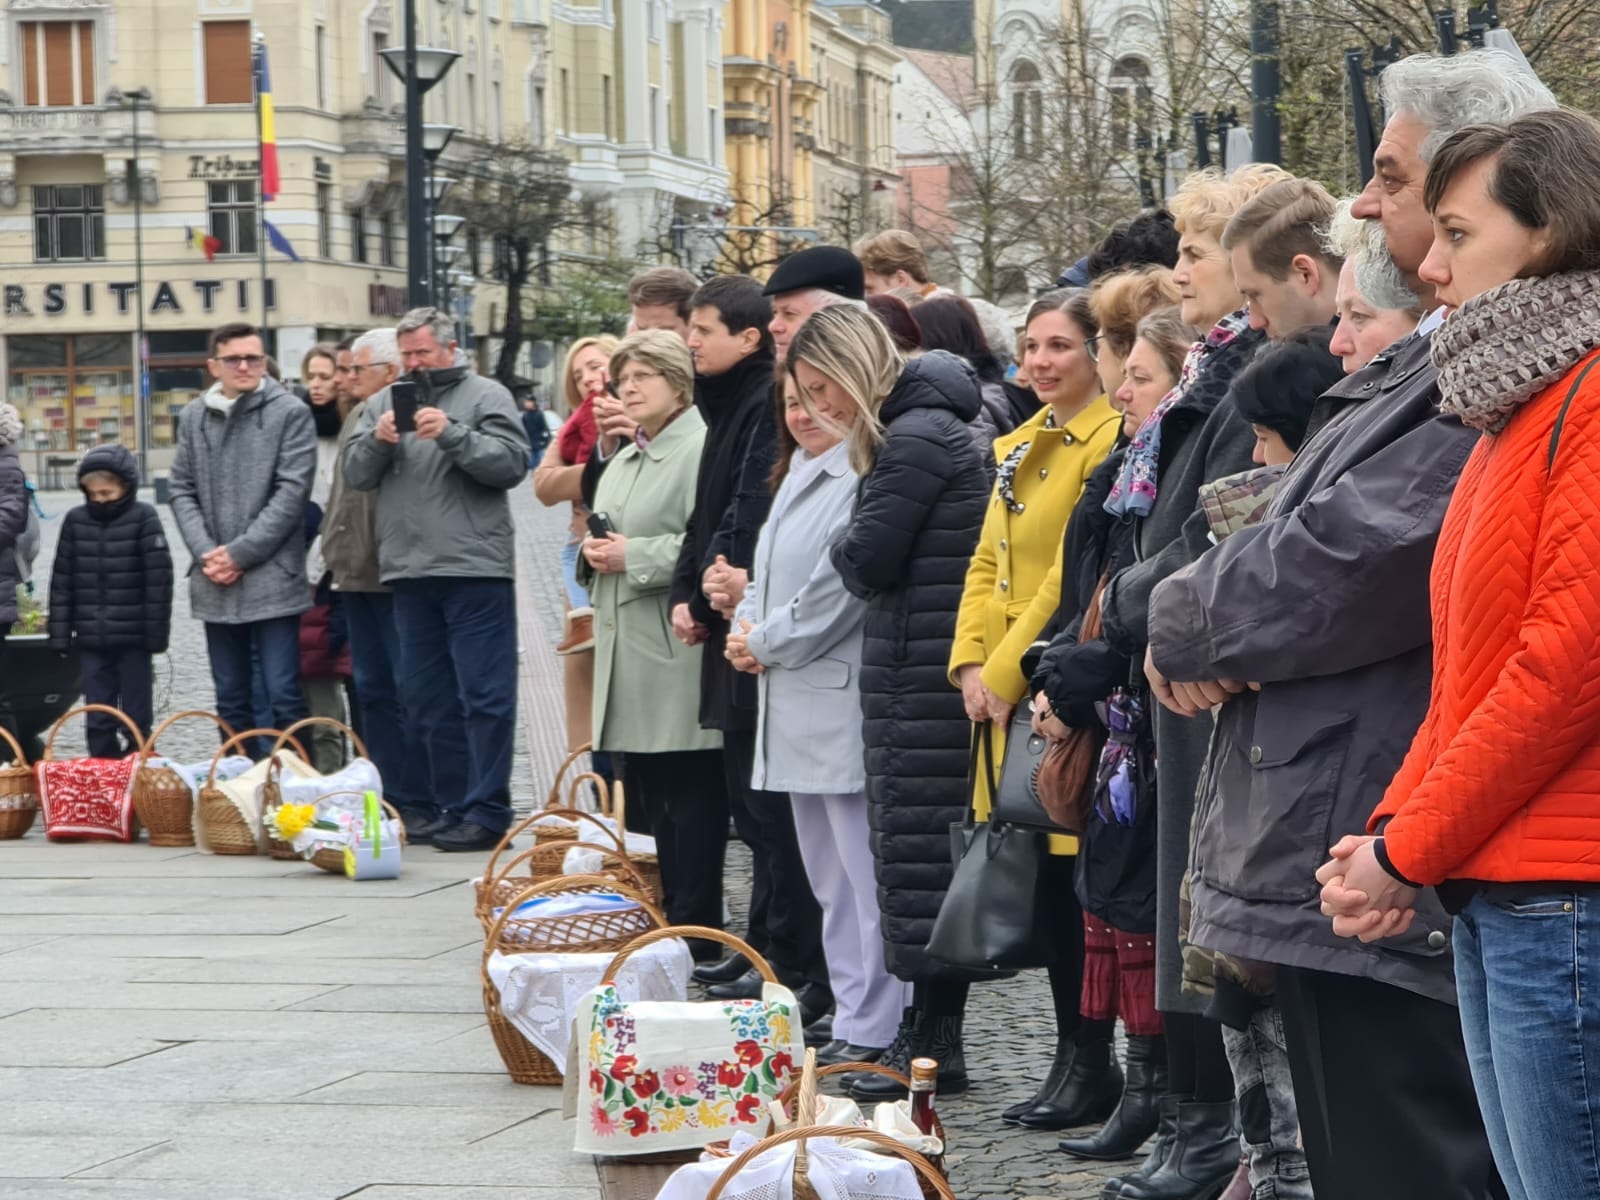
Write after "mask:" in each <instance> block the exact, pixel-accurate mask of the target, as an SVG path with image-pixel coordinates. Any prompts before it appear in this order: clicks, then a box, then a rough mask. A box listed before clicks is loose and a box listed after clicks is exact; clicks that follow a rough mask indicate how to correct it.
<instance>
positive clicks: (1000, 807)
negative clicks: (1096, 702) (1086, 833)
mask: <svg viewBox="0 0 1600 1200" xmlns="http://www.w3.org/2000/svg"><path fill="white" fill-rule="evenodd" d="M1077 732H1078V731H1074V733H1075V734H1076V733H1077ZM982 736H983V737H984V738H988V737H989V736H990V734H989V726H988V725H985V726H984V727H983V735H982ZM1082 737H1083V738H1084V744H1083V745H1082V746H1078V745H1076V744H1075V743H1074V744H1073V746H1072V749H1073V750H1074V752H1078V753H1081V754H1083V755H1084V756H1085V757H1084V761H1083V762H1082V763H1081V764H1079V770H1078V772H1077V775H1078V782H1076V783H1074V784H1073V790H1074V792H1075V793H1076V794H1075V795H1074V797H1073V800H1074V801H1075V802H1076V803H1075V804H1074V805H1072V806H1070V807H1072V808H1073V809H1074V811H1075V812H1076V814H1077V817H1078V818H1081V817H1082V816H1087V810H1088V803H1087V801H1088V787H1087V784H1088V780H1089V778H1090V776H1092V774H1093V764H1092V763H1091V762H1090V761H1089V759H1088V757H1087V755H1088V754H1089V753H1090V751H1091V750H1092V751H1093V760H1094V763H1098V762H1099V758H1100V755H1099V748H1100V743H1099V738H1098V735H1097V734H1095V733H1093V732H1084V733H1083V734H1082ZM1066 745H1067V744H1066V743H1061V742H1057V743H1054V746H1055V751H1054V752H1055V753H1056V754H1058V755H1059V754H1061V753H1063V750H1064V748H1065V747H1066ZM1051 746H1052V743H1051V741H1050V739H1049V738H1047V737H1042V736H1041V735H1039V734H1037V733H1035V732H1034V731H1033V714H1032V713H1031V712H1029V711H1028V708H1027V705H1026V704H1025V703H1024V704H1019V705H1017V708H1016V711H1015V712H1014V713H1012V715H1011V729H1010V731H1009V732H1008V733H1007V735H1006V754H1005V759H1004V760H1003V761H1002V762H1001V764H1000V782H999V783H998V784H997V785H996V786H994V787H991V788H990V789H989V819H990V820H991V821H1004V822H1005V823H1006V824H1008V825H1020V826H1022V827H1023V828H1024V829H1039V830H1043V831H1044V832H1046V833H1063V834H1080V833H1082V832H1083V821H1082V820H1081V819H1074V820H1073V821H1072V823H1070V824H1064V823H1062V822H1061V821H1059V820H1057V819H1056V818H1055V817H1053V816H1051V814H1050V812H1049V810H1048V809H1047V808H1046V806H1045V803H1044V800H1043V799H1042V798H1041V797H1040V794H1039V771H1040V768H1041V767H1043V766H1044V765H1045V763H1046V761H1047V759H1048V758H1049V756H1050V753H1051Z"/></svg>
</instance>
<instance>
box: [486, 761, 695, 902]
mask: <svg viewBox="0 0 1600 1200" xmlns="http://www.w3.org/2000/svg"><path fill="white" fill-rule="evenodd" d="M588 778H590V776H588V775H580V776H578V777H577V778H576V779H574V780H573V781H572V795H573V800H574V802H573V803H571V804H568V805H567V807H566V808H554V807H547V808H545V809H544V810H542V811H540V812H536V813H532V814H531V815H529V816H528V817H527V818H525V819H524V820H523V821H522V822H521V823H520V824H519V825H518V826H517V827H516V828H515V829H513V830H512V831H511V832H510V833H508V834H506V836H505V838H504V839H502V841H503V842H504V843H505V844H507V845H509V844H510V840H511V838H512V837H514V836H515V835H517V834H519V833H521V832H522V831H523V830H524V829H526V828H528V826H530V825H532V824H533V823H534V822H535V821H543V820H546V819H547V818H550V817H555V818H558V819H559V821H560V823H559V824H556V823H551V824H548V825H540V826H539V827H538V828H536V829H535V830H534V834H533V844H534V845H535V846H549V845H560V844H561V843H567V844H569V845H570V844H571V843H572V842H574V841H576V840H577V838H578V833H579V828H580V827H579V825H578V822H579V821H588V822H589V823H591V824H593V825H594V826H596V827H597V828H599V829H602V830H604V831H605V833H606V836H607V838H609V839H610V840H612V841H615V842H616V843H617V846H618V848H619V850H620V848H621V847H622V846H623V844H624V838H625V835H626V831H627V828H628V826H627V815H628V810H627V792H626V790H625V789H624V788H623V786H622V783H621V781H618V783H617V784H616V786H615V787H614V788H613V789H611V792H610V795H609V803H608V805H607V807H606V808H605V809H604V810H603V811H602V812H601V813H599V814H598V816H603V817H606V818H607V819H609V820H611V821H614V822H616V831H613V830H612V828H611V826H609V825H606V824H605V823H604V822H602V821H600V820H598V819H597V814H595V813H591V812H586V811H585V810H583V809H580V808H579V807H578V806H577V803H576V797H577V791H578V786H579V785H580V784H581V783H583V781H584V780H585V779H588ZM593 778H594V779H595V780H597V781H598V782H599V784H600V785H601V787H602V788H604V786H605V780H603V779H601V778H600V776H598V775H596V776H593ZM601 796H602V797H603V798H605V797H606V793H605V792H604V791H602V792H601ZM627 857H628V860H629V862H630V863H631V864H632V865H633V868H634V869H635V870H636V871H638V872H639V874H640V875H642V876H644V878H645V881H646V882H647V883H648V884H649V885H650V891H651V893H652V894H653V895H655V896H658V897H664V896H665V895H666V891H665V889H664V888H663V886H662V880H661V858H660V856H659V855H656V854H629V855H627ZM490 861H491V865H492V863H493V860H492V859H491V860H490ZM615 865H616V863H615V860H613V859H611V858H607V859H606V866H607V868H610V867H613V866H615ZM484 877H485V878H487V877H488V872H487V871H485V872H484Z"/></svg>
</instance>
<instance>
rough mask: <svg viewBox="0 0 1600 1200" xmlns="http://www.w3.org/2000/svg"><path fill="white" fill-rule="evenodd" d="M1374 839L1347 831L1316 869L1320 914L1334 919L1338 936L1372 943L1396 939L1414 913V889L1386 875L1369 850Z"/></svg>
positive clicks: (1409, 926) (1413, 916) (1409, 924)
mask: <svg viewBox="0 0 1600 1200" xmlns="http://www.w3.org/2000/svg"><path fill="white" fill-rule="evenodd" d="M1377 840H1378V839H1377V838H1375V837H1373V836H1371V835H1362V836H1357V835H1355V834H1351V835H1349V836H1347V837H1343V838H1340V839H1339V844H1338V845H1336V846H1334V848H1333V849H1332V851H1331V852H1330V853H1332V855H1333V857H1332V858H1330V859H1329V860H1328V861H1327V862H1325V863H1323V864H1322V866H1321V867H1320V868H1318V870H1317V882H1318V883H1320V884H1321V885H1322V914H1323V916H1326V917H1332V918H1333V931H1334V932H1335V933H1336V934H1338V935H1339V936H1340V937H1353V938H1360V939H1361V940H1362V941H1363V942H1376V941H1378V940H1379V939H1380V938H1387V937H1399V936H1400V935H1401V934H1402V933H1404V932H1405V931H1406V930H1408V929H1410V928H1411V922H1412V920H1413V919H1414V918H1415V917H1416V915H1417V910H1416V907H1415V905H1416V902H1417V889H1416V888H1414V887H1408V886H1407V885H1405V884H1403V883H1401V882H1400V881H1399V880H1398V879H1396V878H1395V877H1394V876H1393V875H1391V874H1390V873H1389V872H1388V871H1387V870H1385V869H1384V866H1383V864H1382V863H1381V862H1379V861H1378V854H1377V851H1376V850H1375V849H1374V848H1373V847H1374V843H1375V842H1376V841H1377Z"/></svg>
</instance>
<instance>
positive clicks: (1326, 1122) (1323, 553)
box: [1123, 51, 1555, 1200]
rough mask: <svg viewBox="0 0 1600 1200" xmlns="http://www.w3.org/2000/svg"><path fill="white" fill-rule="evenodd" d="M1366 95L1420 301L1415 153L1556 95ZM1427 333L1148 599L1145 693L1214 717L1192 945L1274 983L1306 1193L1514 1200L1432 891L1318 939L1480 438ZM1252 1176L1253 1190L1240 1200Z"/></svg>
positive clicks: (1408, 63) (1419, 87) (1418, 66)
mask: <svg viewBox="0 0 1600 1200" xmlns="http://www.w3.org/2000/svg"><path fill="white" fill-rule="evenodd" d="M1383 95H1384V104H1385V108H1386V110H1387V111H1388V112H1389V113H1390V114H1391V115H1390V120H1389V123H1388V125H1387V127H1386V128H1385V130H1384V138H1383V142H1382V144H1381V145H1380V146H1379V147H1378V149H1377V152H1376V154H1375V156H1374V165H1375V167H1376V170H1377V174H1376V175H1375V177H1374V180H1373V183H1372V185H1371V186H1370V187H1369V188H1368V189H1367V190H1366V191H1365V192H1364V193H1363V194H1362V196H1361V198H1360V200H1359V201H1358V203H1357V204H1356V205H1355V206H1354V212H1355V213H1356V215H1357V216H1361V217H1366V218H1369V219H1371V220H1374V221H1378V222H1381V224H1382V228H1383V233H1384V237H1385V241H1386V243H1387V246H1388V249H1389V251H1390V253H1391V255H1392V257H1393V259H1394V262H1395V265H1396V266H1397V267H1398V269H1399V270H1400V271H1401V272H1402V274H1403V275H1404V276H1405V278H1406V279H1407V281H1408V282H1410V283H1411V284H1412V290H1413V291H1414V292H1415V293H1416V294H1417V296H1418V297H1419V299H1420V300H1421V301H1422V302H1423V303H1424V304H1427V303H1431V301H1432V290H1431V288H1428V287H1426V285H1423V284H1422V283H1421V282H1420V281H1419V280H1418V279H1417V270H1418V268H1419V267H1420V266H1421V264H1422V260H1423V258H1424V257H1425V256H1426V254H1427V252H1428V248H1429V245H1430V243H1431V240H1432V222H1431V220H1430V219H1429V215H1428V213H1427V212H1426V210H1425V209H1424V207H1423V203H1422V183H1423V178H1424V175H1425V173H1426V166H1427V162H1428V160H1429V159H1430V158H1431V157H1432V155H1433V153H1434V151H1435V150H1436V149H1437V148H1438V146H1439V144H1440V143H1441V142H1442V141H1443V140H1444V139H1445V138H1446V137H1448V136H1449V135H1450V134H1451V133H1454V132H1455V131H1456V130H1457V129H1459V128H1461V127H1463V126H1464V125H1467V124H1470V123H1473V122H1478V121H1508V120H1511V119H1513V118H1515V117H1517V116H1520V115H1522V114H1523V113H1526V112H1530V111H1535V110H1538V109H1543V108H1550V107H1553V106H1554V103H1555V102H1554V100H1553V98H1552V97H1551V95H1550V93H1549V91H1548V90H1547V89H1546V88H1545V87H1544V86H1543V85H1542V84H1540V83H1539V82H1538V80H1537V79H1534V78H1533V77H1532V76H1531V74H1529V72H1528V71H1527V69H1526V68H1525V67H1523V66H1522V65H1521V64H1520V63H1518V62H1517V61H1516V60H1515V59H1514V58H1511V57H1510V56H1507V55H1503V54H1499V53H1496V52H1492V51H1474V52H1471V53H1468V54H1461V55H1457V56H1455V57H1453V58H1447V59H1436V58H1431V57H1427V56H1420V55H1419V56H1416V57H1414V58H1411V59H1407V60H1404V61H1402V62H1400V63H1397V64H1396V65H1395V66H1392V67H1390V68H1389V70H1388V72H1387V73H1386V74H1385V76H1384V80H1383ZM1439 318H1440V314H1437V313H1436V314H1434V316H1433V318H1431V319H1430V320H1429V321H1424V323H1423V324H1422V325H1420V326H1419V327H1418V329H1417V331H1416V332H1415V333H1414V334H1412V335H1411V336H1409V337H1408V338H1406V339H1404V340H1402V341H1400V342H1398V343H1396V344H1395V345H1393V346H1390V347H1389V348H1388V349H1387V350H1384V351H1382V352H1381V353H1379V354H1378V355H1377V357H1376V358H1374V359H1373V360H1372V361H1371V362H1370V363H1369V364H1368V365H1367V366H1365V367H1363V368H1362V369H1361V370H1359V371H1357V372H1356V373H1355V374H1353V375H1351V376H1349V377H1348V378H1347V379H1345V380H1344V381H1343V382H1342V383H1339V384H1337V385H1335V386H1334V387H1333V388H1331V389H1330V390H1329V391H1328V393H1327V394H1326V395H1325V396H1324V397H1323V398H1322V399H1321V400H1320V401H1319V402H1318V404H1317V407H1316V409H1315V410H1314V412H1313V414H1312V419H1311V429H1312V430H1313V431H1314V432H1313V433H1312V435H1311V437H1310V438H1309V439H1308V440H1307V441H1306V443H1305V445H1304V446H1302V447H1301V450H1300V453H1299V455H1298V456H1297V457H1296V459H1295V463H1294V467H1293V469H1292V470H1291V471H1289V472H1288V474H1286V475H1285V476H1284V477H1283V480H1282V482H1281V483H1280V484H1279V487H1278V491H1277V493H1276V495H1275V496H1274V497H1273V499H1272V502H1271V505H1270V507H1269V508H1268V510H1267V515H1266V517H1265V519H1264V520H1263V521H1262V522H1261V523H1260V524H1259V525H1256V526H1254V527H1252V528H1249V529H1245V530H1242V531H1240V532H1238V533H1235V534H1234V535H1232V536H1231V537H1229V538H1228V539H1227V540H1226V541H1224V542H1222V543H1221V544H1220V545H1218V546H1215V547H1213V548H1212V549H1211V550H1210V551H1208V552H1207V553H1206V554H1205V555H1203V556H1202V557H1201V558H1200V559H1199V560H1198V561H1196V562H1195V563H1193V564H1191V565H1190V566H1189V567H1187V568H1185V569H1184V570H1182V571H1179V572H1178V573H1176V574H1175V575H1173V576H1172V577H1171V578H1169V579H1168V580H1166V581H1165V582H1164V583H1163V584H1162V585H1161V586H1160V587H1158V588H1157V589H1156V590H1155V592H1154V594H1153V595H1152V596H1151V600H1150V649H1149V654H1148V656H1147V659H1146V675H1147V676H1148V678H1149V680H1150V684H1151V687H1152V690H1153V693H1154V695H1155V697H1156V698H1157V699H1158V700H1159V701H1160V702H1161V703H1162V704H1164V705H1166V706H1167V707H1168V708H1170V709H1172V710H1174V711H1176V712H1179V713H1182V714H1184V715H1188V716H1194V715H1198V714H1199V713H1201V712H1204V711H1207V710H1213V709H1214V710H1216V711H1215V717H1216V726H1215V733H1214V737H1213V740H1212V745H1211V752H1210V757H1209V761H1208V763H1207V766H1206V770H1205V772H1204V773H1203V775H1202V783H1201V787H1200V791H1199V793H1198V795H1197V796H1196V809H1195V832H1194V841H1193V846H1192V849H1191V925H1190V939H1191V941H1193V942H1194V943H1195V944H1196V945H1199V946H1204V947H1206V948H1207V949H1211V950H1215V951H1219V952H1222V953H1225V954H1232V955H1235V956H1238V957H1244V958H1252V959H1256V960H1258V961H1261V962H1266V963H1271V964H1273V965H1274V967H1275V974H1276V982H1277V987H1278V1004H1279V1007H1280V1009H1281V1011H1282V1015H1283V1038H1284V1044H1285V1048H1286V1050H1287V1052H1288V1055H1289V1062H1290V1068H1291V1072H1292V1075H1293V1079H1294V1093H1295V1105H1296V1108H1297V1109H1298V1110H1299V1115H1300V1129H1301V1133H1302V1136H1303V1138H1304V1143H1305V1154H1306V1161H1307V1164H1308V1166H1309V1168H1310V1173H1311V1184H1312V1187H1313V1189H1314V1191H1315V1192H1316V1194H1317V1195H1319V1196H1332V1197H1342V1196H1360V1197H1363V1200H1382V1198H1385V1197H1397V1198H1398V1197H1402V1196H1406V1197H1411V1196H1427V1197H1429V1198H1430V1200H1436V1198H1437V1200H1480V1198H1482V1197H1484V1196H1503V1195H1504V1194H1505V1192H1504V1190H1503V1188H1502V1186H1501V1184H1500V1182H1499V1179H1498V1177H1497V1175H1496V1174H1495V1169H1494V1163H1493V1160H1492V1158H1491V1156H1490V1153H1489V1146H1488V1141H1487V1139H1486V1137H1485V1135H1484V1130H1483V1120H1482V1117H1481V1116H1480V1114H1479V1110H1478V1105H1477V1098H1476V1093H1475V1092H1474V1090H1473V1084H1472V1077H1471V1074H1470V1072H1469V1070H1468V1067H1467V1059H1466V1051H1465V1048H1464V1046H1463V1043H1462V1038H1461V1023H1460V1017H1459V1014H1458V1013H1457V1011H1456V1008H1455V980H1454V973H1453V966H1452V962H1451V957H1450V952H1449V947H1450V921H1451V918H1450V915H1449V914H1448V913H1447V912H1446V911H1445V910H1444V908H1443V906H1442V905H1441V904H1440V902H1439V900H1438V898H1437V897H1436V896H1435V895H1434V894H1433V893H1432V892H1431V891H1429V892H1424V893H1422V894H1421V895H1420V896H1419V898H1418V903H1417V909H1416V916H1415V919H1414V921H1413V922H1412V924H1411V925H1410V927H1409V928H1408V929H1407V930H1406V931H1405V932H1403V933H1402V934H1400V935H1399V936H1396V937H1392V938H1388V939H1385V940H1383V941H1376V942H1373V943H1370V944H1368V943H1363V942H1360V941H1357V940H1355V939H1352V938H1346V937H1341V936H1338V934H1336V933H1335V930H1334V929H1333V928H1332V927H1330V924H1329V921H1328V916H1330V915H1334V916H1337V915H1342V914H1343V913H1344V912H1346V911H1347V910H1348V909H1349V908H1351V907H1354V906H1355V900H1354V898H1353V897H1352V896H1350V895H1348V894H1346V892H1345V889H1344V888H1343V874H1344V867H1343V862H1344V860H1345V859H1347V858H1349V857H1350V856H1351V855H1353V854H1356V853H1358V852H1362V853H1368V854H1374V855H1376V856H1378V858H1379V861H1380V862H1381V861H1382V850H1381V846H1382V838H1381V837H1376V838H1375V837H1372V836H1370V835H1369V834H1368V833H1367V821H1368V818H1369V816H1370V815H1371V813H1372V810H1373V808H1374V807H1375V806H1376V804H1377V801H1378V800H1379V799H1380V798H1381V796H1382V794H1383V790H1384V788H1385V787H1386V786H1387V785H1388V782H1389V780H1390V779H1392V778H1393V776H1394V774H1395V772H1396V771H1397V770H1398V768H1399V765H1400V762H1401V760H1402V759H1403V757H1404V756H1405V754H1406V752H1407V750H1408V749H1409V748H1410V744H1411V740H1412V737H1413V735H1414V734H1415V733H1416V730H1417V727H1418V725H1419V724H1420V723H1421V718H1422V714H1423V713H1424V711H1425V710H1426V709H1427V706H1428V700H1429V693H1430V690H1431V685H1432V666H1433V656H1432V641H1431V638H1432V627H1431V620H1430V602H1429V574H1430V570H1431V567H1432V562H1433V551H1434V546H1435V544H1436V542H1437V539H1438V535H1439V529H1440V526H1441V524H1442V523H1443V520H1444V514H1445V510H1446V508H1447V507H1448V506H1449V503H1450V495H1451V492H1452V491H1453V490H1454V488H1455V484H1456V479H1457V477H1458V476H1459V474H1460V472H1461V468H1462V466H1463V464H1464V463H1465V462H1466V459H1467V455H1468V454H1469V453H1470V452H1471V449H1472V446H1473V445H1474V443H1475V442H1476V441H1477V434H1476V433H1475V432H1474V431H1472V430H1469V429H1466V428H1464V427H1462V425H1461V424H1460V423H1459V422H1458V421H1456V420H1455V419H1454V418H1450V417H1443V416H1441V415H1440V414H1439V390H1438V384H1437V380H1436V377H1435V372H1434V368H1433V365H1432V362H1431V361H1430V358H1429V343H1430V335H1431V333H1432V330H1433V329H1434V328H1437V326H1438V323H1439ZM1330 843H1337V844H1336V845H1334V849H1333V853H1334V858H1333V860H1332V861H1328V862H1324V861H1323V860H1325V859H1327V856H1328V847H1329V844H1330ZM1319 883H1320V884H1321V885H1323V886H1322V892H1321V895H1320V903H1319V894H1318V884H1319ZM1363 899H1364V898H1363ZM1325 914H1326V915H1325ZM1263 1182H1265V1181H1261V1180H1255V1179H1252V1183H1253V1184H1255V1185H1256V1186H1257V1189H1258V1191H1257V1194H1268V1193H1263V1192H1262V1191H1261V1190H1260V1188H1261V1185H1262V1184H1263ZM1163 1194H1165V1193H1163ZM1123 1195H1124V1196H1125V1197H1133V1198H1134V1200H1144V1196H1145V1194H1144V1192H1141V1191H1138V1190H1132V1191H1124V1193H1123Z"/></svg>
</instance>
